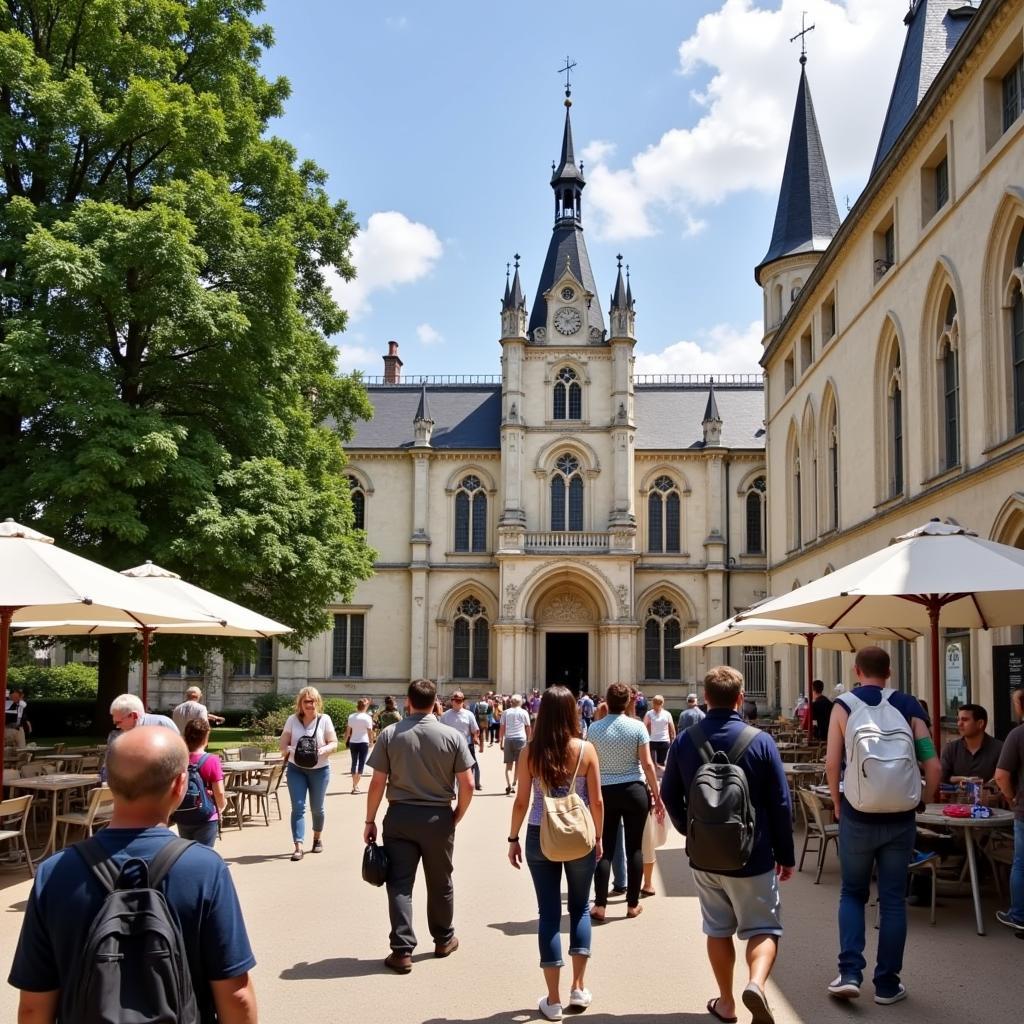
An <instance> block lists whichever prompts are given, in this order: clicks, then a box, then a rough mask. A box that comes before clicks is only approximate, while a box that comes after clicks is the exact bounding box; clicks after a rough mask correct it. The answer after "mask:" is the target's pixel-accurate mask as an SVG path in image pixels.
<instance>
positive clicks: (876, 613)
mask: <svg viewBox="0 0 1024 1024" xmlns="http://www.w3.org/2000/svg"><path fill="white" fill-rule="evenodd" d="M755 617H756V618H758V619H772V620H775V621H783V622H790V621H794V620H799V621H800V622H812V623H818V624H819V625H823V626H827V627H828V628H830V629H852V630H872V629H874V628H876V627H878V625H879V623H885V624H886V625H887V626H888V627H890V628H897V629H904V628H906V629H912V630H916V631H918V632H920V633H922V634H924V633H928V634H930V637H931V656H932V692H931V699H932V708H933V714H932V734H933V736H934V739H935V742H936V745H938V743H939V740H940V722H939V717H940V716H939V709H940V708H941V707H942V705H941V694H940V687H939V629H940V628H943V627H945V628H949V627H956V628H961V629H963V628H967V629H989V628H990V627H992V626H1015V625H1019V624H1021V623H1022V622H1024V550H1021V549H1020V548H1013V547H1010V546H1009V545H1007V544H997V543H996V542H995V541H989V540H982V539H981V538H980V537H978V536H977V534H975V533H972V532H971V531H970V530H967V529H965V528H964V527H962V526H960V525H959V524H956V523H943V522H940V521H939V520H938V519H933V520H931V521H930V522H928V523H925V524H924V526H921V527H918V528H917V529H916V530H911V531H910V532H909V533H906V534H904V535H903V536H901V537H897V538H896V540H894V541H893V542H892V543H891V544H889V545H888V546H887V547H884V548H882V549H881V550H880V551H875V552H874V553H873V554H870V555H867V556H866V557H864V558H861V559H858V560H857V561H856V562H851V563H850V564H849V565H845V566H843V567H842V568H840V569H837V570H836V571H835V572H832V573H829V574H828V575H827V576H822V577H821V579H817V580H814V582H813V583H808V584H806V585H805V586H802V587H798V588H797V589H796V590H792V591H790V592H789V593H788V594H783V595H782V596H781V597H776V598H773V599H771V600H770V601H765V602H763V603H762V604H759V605H758V606H757V608H756V609H752V610H751V611H750V612H745V613H741V614H740V615H739V616H737V618H738V619H739V620H740V621H741V622H743V621H747V620H749V619H751V618H755Z"/></svg>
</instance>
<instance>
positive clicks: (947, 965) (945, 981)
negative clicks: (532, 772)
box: [0, 747, 1024, 1024]
mask: <svg viewBox="0 0 1024 1024" xmlns="http://www.w3.org/2000/svg"><path fill="white" fill-rule="evenodd" d="M347 764H348V759H347V756H345V755H338V756H336V757H335V758H334V762H333V765H334V777H333V779H332V783H331V787H330V792H329V795H328V809H327V825H326V828H325V831H324V846H325V851H324V853H323V854H322V855H319V856H312V855H309V854H307V856H306V857H305V859H304V860H303V861H301V862H300V863H296V864H293V863H291V861H290V860H289V859H288V858H289V855H290V852H291V842H290V835H289V831H288V822H287V815H288V797H287V793H286V791H285V789H284V787H282V789H281V803H282V806H283V810H284V814H285V820H284V821H283V822H277V821H273V822H272V824H271V827H270V828H265V827H263V826H249V827H247V828H246V829H245V830H244V831H242V832H238V831H236V830H229V831H228V832H227V833H226V834H225V837H224V841H223V843H222V844H221V845H220V847H219V849H220V852H221V854H222V855H223V856H224V858H225V859H226V860H227V861H228V863H230V864H231V865H232V874H233V875H234V878H235V882H236V885H237V887H238V890H239V893H240V895H241V899H242V904H243V907H244V910H245V916H246V920H247V923H248V926H249V931H250V935H251V937H252V942H253V946H254V948H255V952H256V957H257V960H258V961H259V966H258V967H257V968H256V971H255V974H254V977H255V983H256V990H257V994H258V997H259V1003H260V1019H261V1020H262V1021H263V1022H264V1024H292V1022H295V1021H318V1022H321V1021H329V1020H335V1019H342V1020H344V1019H352V1020H358V1021H359V1022H360V1024H428V1022H429V1024H439V1022H441V1021H447V1022H449V1024H513V1022H515V1024H521V1022H526V1021H533V1020H539V1019H540V1018H539V1015H538V1014H537V1010H536V1006H537V999H538V998H539V996H540V995H541V994H542V992H543V991H544V989H543V985H542V983H541V974H540V970H539V969H538V966H537V946H536V906H535V904H534V897H533V887H532V885H531V883H530V878H529V875H528V874H527V872H526V870H525V868H524V869H523V871H521V872H517V871H514V870H513V869H512V868H511V867H510V866H509V864H508V861H507V860H506V857H505V853H506V843H505V838H506V836H507V835H508V825H509V814H510V811H511V803H512V801H511V798H507V797H506V796H505V794H504V782H503V777H502V773H501V766H500V755H499V752H498V748H497V747H494V748H488V749H487V750H486V751H485V752H484V754H483V755H482V758H481V767H482V771H483V784H484V791H483V792H482V793H478V794H477V796H476V799H474V801H473V805H472V807H471V808H470V812H469V814H468V816H467V818H466V820H465V822H464V823H463V824H462V826H461V827H460V828H459V831H458V834H457V836H456V850H455V854H456V876H455V893H456V929H457V933H458V936H459V938H460V940H461V948H460V949H459V950H458V952H456V953H455V954H454V955H452V956H451V957H449V958H448V959H445V960H435V959H434V957H433V947H432V943H431V941H430V936H429V935H428V934H427V933H426V929H425V901H424V896H423V892H422V886H421V887H420V891H419V892H418V893H417V902H416V923H417V926H418V927H420V929H421V931H420V951H419V952H417V954H416V955H415V957H414V963H415V966H414V969H413V972H412V974H410V975H408V976H404V977H400V976H397V975H394V974H392V973H391V972H389V971H386V970H385V969H384V968H383V967H382V966H381V961H382V960H383V959H384V957H385V956H386V955H387V952H388V948H387V933H388V921H387V905H386V898H385V895H384V891H383V890H382V889H374V888H372V887H370V886H368V885H366V884H365V883H363V882H362V881H361V880H360V878H359V863H360V858H361V855H362V846H361V833H362V822H363V819H364V813H365V796H361V797H353V796H350V795H349V794H348V789H349V779H348V776H347V775H344V774H342V773H343V772H344V771H345V770H346V768H347ZM363 788H364V790H365V788H366V786H365V780H364V786H363ZM379 820H380V819H379V818H378V821H379ZM307 836H308V833H307ZM308 845H309V842H308V839H307V849H308ZM809 859H810V858H809ZM808 876H809V872H808V871H804V873H803V874H801V875H798V876H797V877H796V878H794V879H793V880H792V881H791V882H789V883H787V884H786V886H785V889H784V901H785V902H784V909H785V926H786V935H785V936H784V938H783V940H782V945H781V950H780V956H779V960H778V963H777V967H776V971H775V973H774V975H773V979H772V985H771V987H770V991H769V998H770V1000H771V1002H772V1005H773V1008H774V1010H775V1016H776V1020H777V1021H778V1022H779V1024H832V1022H849V1021H868V1020H874V1021H884V1022H899V1024H918V1022H920V1024H924V1022H926V1021H928V1022H933V1021H937V1020H943V1021H957V1020H965V1021H966V1020H975V1019H979V1018H980V1019H983V1020H985V1021H986V1022H987V1024H1011V1022H1017V1021H1019V1020H1020V1019H1021V1001H1022V995H1024V985H1022V983H1021V981H1020V969H1021V963H1022V960H1024V942H1021V941H1018V940H1015V939H1014V938H1013V936H1012V935H1011V934H1010V933H1009V932H1008V931H1007V930H1006V929H1004V928H1002V927H1001V926H999V925H998V924H997V923H996V922H995V920H994V918H993V916H992V915H993V912H994V911H995V909H997V904H996V902H995V897H994V895H993V896H991V897H990V898H989V900H988V901H987V904H986V916H987V920H988V921H990V922H991V927H990V929H989V934H988V935H987V936H985V937H979V936H977V935H975V934H974V928H973V922H972V911H971V906H970V901H969V900H968V899H940V906H939V912H938V923H937V925H936V926H935V927H934V928H930V927H929V926H928V912H927V910H926V909H920V910H918V909H912V910H911V911H910V914H911V918H910V920H911V925H910V936H909V940H908V943H907V960H906V967H905V970H904V975H903V977H904V981H905V983H906V985H907V987H908V989H909V991H910V998H909V999H908V1000H907V1001H906V1002H904V1003H901V1004H897V1005H895V1006H889V1007H884V1006H877V1005H876V1004H875V1003H874V1002H873V1000H872V999H871V987H870V984H868V985H866V986H865V990H864V996H862V998H861V999H860V1001H859V1003H856V1004H852V1005H849V1006H847V1005H842V1004H837V1003H835V1002H833V1001H832V1000H830V999H829V998H828V996H827V995H826V993H825V986H826V985H827V983H828V982H829V981H830V980H831V979H832V977H833V976H834V974H835V953H836V927H835V907H836V898H837V894H838V870H837V865H836V858H835V854H834V852H833V851H830V852H829V857H828V862H827V866H826V870H825V874H824V875H823V877H822V882H821V885H819V886H815V885H814V884H813V874H810V877H808ZM21 877H22V876H12V875H5V874H0V951H2V954H3V955H2V961H3V969H4V972H5V978H6V971H7V970H8V968H9V966H10V959H11V956H12V954H13V949H14V944H15V942H16V940H17V935H18V930H19V928H20V925H21V918H22V913H21V912H22V911H23V909H24V906H25V900H26V899H27V897H28V893H29V882H28V881H27V880H26V881H21V880H20V878H21ZM655 882H656V888H657V890H658V895H657V896H656V897H654V898H652V899H647V900H644V904H643V905H644V913H643V914H641V915H640V917H639V918H637V919H636V920H632V921H630V920H626V919H625V907H624V905H623V904H622V902H621V898H619V900H618V901H614V900H615V898H614V897H613V902H612V903H611V904H610V905H609V920H608V922H607V923H605V924H603V925H600V926H597V927H595V929H594V940H593V962H592V964H591V967H590V971H589V972H588V976H587V980H588V985H589V987H590V988H591V990H592V991H593V993H594V1003H593V1006H592V1007H591V1008H590V1009H589V1010H588V1011H586V1014H585V1016H586V1018H587V1019H588V1020H589V1021H591V1024H640V1022H641V1021H643V1022H645V1024H706V1022H712V1021H713V1018H711V1017H710V1016H709V1015H708V1014H707V1013H706V1011H705V1004H706V1002H707V1000H708V999H709V998H710V997H711V996H712V995H713V994H714V986H713V983H712V980H711V976H710V971H709V969H708V967H707V961H706V959H705V955H704V940H703V936H702V935H701V931H700V915H699V911H698V908H697V901H696V898H695V896H694V892H693V886H692V883H691V881H690V878H689V869H688V868H687V867H686V859H685V854H684V852H683V850H682V846H681V842H680V839H679V837H678V836H675V835H673V837H672V838H671V839H670V841H669V845H668V846H666V847H665V848H664V849H662V850H660V851H659V852H658V871H657V873H656V874H655ZM563 936H564V929H563ZM564 941H565V939H564V938H563V942H564ZM872 941H873V933H872V932H871V930H870V927H869V938H868V942H869V944H870V943H871V942H872ZM737 977H738V979H739V977H740V972H738V973H737ZM743 983H745V975H744V976H743ZM563 998H567V993H564V994H563ZM16 1005H17V993H16V992H15V991H14V990H13V989H11V988H9V987H8V986H6V985H3V986H0V1021H4V1022H7V1021H12V1022H13V1021H14V1020H15V1007H16ZM739 1019H740V1021H741V1022H743V1021H747V1020H749V1016H748V1015H747V1014H746V1013H745V1012H744V1011H742V1009H741V1012H740V1018H739ZM581 1024H583V1022H581Z"/></svg>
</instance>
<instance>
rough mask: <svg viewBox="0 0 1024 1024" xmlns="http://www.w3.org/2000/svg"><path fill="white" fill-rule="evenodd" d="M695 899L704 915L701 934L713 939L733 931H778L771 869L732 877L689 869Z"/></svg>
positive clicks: (747, 934) (748, 934) (745, 934)
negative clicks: (695, 892)
mask: <svg viewBox="0 0 1024 1024" xmlns="http://www.w3.org/2000/svg"><path fill="white" fill-rule="evenodd" d="M693 881H694V883H695V884H696V886H697V899H698V901H699V902H700V912H701V915H702V916H703V918H704V934H705V935H708V936H710V937H711V938H713V939H726V938H729V937H731V936H733V935H735V936H736V937H737V938H740V939H751V938H753V937H754V936H755V935H781V934H782V901H781V898H780V896H779V882H778V879H777V878H776V877H775V870H774V869H772V870H771V871H766V872H765V873H764V874H763V875H750V876H748V877H746V878H736V877H734V876H732V875H717V874H713V873H712V872H710V871H698V870H697V869H696V868H694V869H693Z"/></svg>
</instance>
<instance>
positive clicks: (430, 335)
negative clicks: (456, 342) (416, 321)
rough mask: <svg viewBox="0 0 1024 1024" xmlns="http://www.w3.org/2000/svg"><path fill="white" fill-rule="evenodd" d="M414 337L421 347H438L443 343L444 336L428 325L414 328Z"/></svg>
mask: <svg viewBox="0 0 1024 1024" xmlns="http://www.w3.org/2000/svg"><path fill="white" fill-rule="evenodd" d="M416 337H417V338H419V339H420V344H421V345H440V344H441V343H442V342H443V341H444V335H443V334H442V333H441V332H440V331H438V330H436V329H435V328H433V327H431V326H430V324H420V325H419V326H418V327H417V328H416Z"/></svg>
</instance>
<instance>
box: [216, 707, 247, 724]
mask: <svg viewBox="0 0 1024 1024" xmlns="http://www.w3.org/2000/svg"><path fill="white" fill-rule="evenodd" d="M217 714H218V715H220V716H221V717H222V718H223V719H224V728H225V729H240V728H242V727H243V726H246V725H248V724H249V723H250V722H251V721H252V711H250V710H249V708H224V709H223V710H222V711H218V712H217Z"/></svg>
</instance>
